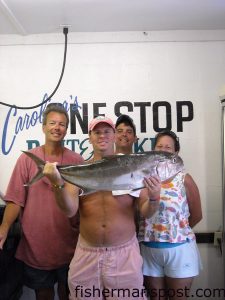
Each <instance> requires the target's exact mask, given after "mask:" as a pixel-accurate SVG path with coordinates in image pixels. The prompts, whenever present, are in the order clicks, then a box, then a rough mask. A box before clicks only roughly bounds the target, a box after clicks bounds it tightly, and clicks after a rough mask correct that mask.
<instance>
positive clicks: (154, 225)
mask: <svg viewBox="0 0 225 300" xmlns="http://www.w3.org/2000/svg"><path fill="white" fill-rule="evenodd" d="M184 178H185V173H183V172H180V173H178V174H177V175H176V176H175V177H174V178H173V180H172V181H170V182H168V183H164V184H162V186H161V192H160V204H159V209H158V211H157V212H156V213H155V214H154V215H153V216H152V217H151V218H149V219H144V218H143V217H141V220H140V224H139V234H138V238H139V241H145V242H150V241H154V242H169V243H184V242H186V241H192V240H195V235H194V233H193V231H192V229H191V227H190V226H189V223H188V217H189V215H190V213H189V207H188V202H187V198H186V191H185V186H184Z"/></svg>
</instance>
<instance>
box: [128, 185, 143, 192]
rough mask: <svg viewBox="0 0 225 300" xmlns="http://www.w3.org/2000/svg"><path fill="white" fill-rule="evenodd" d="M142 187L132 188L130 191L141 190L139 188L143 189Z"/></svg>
mask: <svg viewBox="0 0 225 300" xmlns="http://www.w3.org/2000/svg"><path fill="white" fill-rule="evenodd" d="M144 188H145V187H144V186H142V187H138V188H135V189H132V190H131V192H135V191H138V190H141V189H144Z"/></svg>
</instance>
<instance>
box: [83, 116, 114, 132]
mask: <svg viewBox="0 0 225 300" xmlns="http://www.w3.org/2000/svg"><path fill="white" fill-rule="evenodd" d="M99 123H106V124H108V125H110V126H111V127H112V129H113V130H115V125H114V123H113V121H112V120H111V119H110V118H107V117H103V116H98V117H96V118H94V119H93V120H92V121H91V122H90V123H89V126H88V131H91V130H93V129H94V128H95V126H96V125H98V124H99Z"/></svg>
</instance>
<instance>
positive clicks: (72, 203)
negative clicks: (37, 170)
mask: <svg viewBox="0 0 225 300" xmlns="http://www.w3.org/2000/svg"><path fill="white" fill-rule="evenodd" d="M56 165H57V163H46V164H45V167H44V170H43V173H44V175H45V176H47V177H48V179H49V180H50V181H51V183H52V187H53V190H54V194H55V198H56V203H57V205H58V206H59V208H60V209H61V210H62V211H63V212H64V213H65V214H66V215H67V216H68V217H73V216H74V215H75V214H76V213H77V210H78V207H79V188H78V187H76V186H75V185H73V184H70V183H68V182H64V180H63V179H62V177H61V175H60V173H59V171H58V169H57V168H56Z"/></svg>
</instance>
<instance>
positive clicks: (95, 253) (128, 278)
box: [68, 236, 146, 300]
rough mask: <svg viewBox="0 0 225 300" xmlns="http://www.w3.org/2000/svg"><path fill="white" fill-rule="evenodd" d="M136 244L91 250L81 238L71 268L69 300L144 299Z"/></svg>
mask: <svg viewBox="0 0 225 300" xmlns="http://www.w3.org/2000/svg"><path fill="white" fill-rule="evenodd" d="M142 263H143V260H142V257H141V255H140V251H139V245H138V241H137V239H136V236H134V237H133V238H132V239H131V240H130V241H128V242H126V243H124V244H122V245H120V246H115V247H90V246H88V244H87V242H86V241H85V240H84V239H83V238H82V237H81V236H80V237H79V240H78V244H77V247H76V251H75V255H74V257H73V259H72V261H71V264H70V270H69V277H68V283H69V288H70V299H71V300H75V299H89V300H90V299H98V300H99V299H106V298H107V299H121V300H122V299H123V300H126V299H133V300H134V299H135V300H137V299H139V300H140V299H146V297H145V290H144V288H143V274H142Z"/></svg>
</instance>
